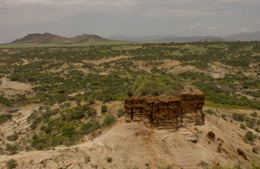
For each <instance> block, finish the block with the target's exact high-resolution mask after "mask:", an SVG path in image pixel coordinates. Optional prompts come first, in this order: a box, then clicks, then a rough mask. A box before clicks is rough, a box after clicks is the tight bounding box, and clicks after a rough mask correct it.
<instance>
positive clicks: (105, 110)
mask: <svg viewBox="0 0 260 169" xmlns="http://www.w3.org/2000/svg"><path fill="white" fill-rule="evenodd" d="M101 112H102V113H106V112H107V105H105V104H103V105H102V106H101Z"/></svg>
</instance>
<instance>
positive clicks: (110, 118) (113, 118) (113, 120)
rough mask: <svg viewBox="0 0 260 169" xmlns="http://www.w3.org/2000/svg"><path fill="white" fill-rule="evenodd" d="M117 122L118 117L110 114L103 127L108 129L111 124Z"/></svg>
mask: <svg viewBox="0 0 260 169" xmlns="http://www.w3.org/2000/svg"><path fill="white" fill-rule="evenodd" d="M115 121H116V117H115V116H113V115H112V114H108V115H106V117H105V119H104V121H103V124H102V126H103V127H107V126H109V125H110V124H113V123H114V122H115Z"/></svg>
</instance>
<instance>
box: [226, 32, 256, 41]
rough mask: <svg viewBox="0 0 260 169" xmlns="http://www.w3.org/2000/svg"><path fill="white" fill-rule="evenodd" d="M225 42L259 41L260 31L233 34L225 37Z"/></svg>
mask: <svg viewBox="0 0 260 169" xmlns="http://www.w3.org/2000/svg"><path fill="white" fill-rule="evenodd" d="M225 39H226V40H233V41H260V31H257V32H251V33H246V32H243V33H240V34H234V35H230V36H226V37H225Z"/></svg>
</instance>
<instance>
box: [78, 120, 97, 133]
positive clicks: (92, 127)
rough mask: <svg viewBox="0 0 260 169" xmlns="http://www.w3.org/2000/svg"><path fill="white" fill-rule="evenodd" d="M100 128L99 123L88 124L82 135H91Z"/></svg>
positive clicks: (84, 127) (85, 125) (82, 129)
mask: <svg viewBox="0 0 260 169" xmlns="http://www.w3.org/2000/svg"><path fill="white" fill-rule="evenodd" d="M99 128H100V124H99V122H94V123H92V122H88V123H87V124H84V125H83V126H82V128H81V132H82V134H90V133H93V132H94V131H96V130H97V129H99Z"/></svg>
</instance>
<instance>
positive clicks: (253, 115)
mask: <svg viewBox="0 0 260 169" xmlns="http://www.w3.org/2000/svg"><path fill="white" fill-rule="evenodd" d="M250 116H252V117H257V116H258V114H257V112H254V113H251V114H250Z"/></svg>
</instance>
